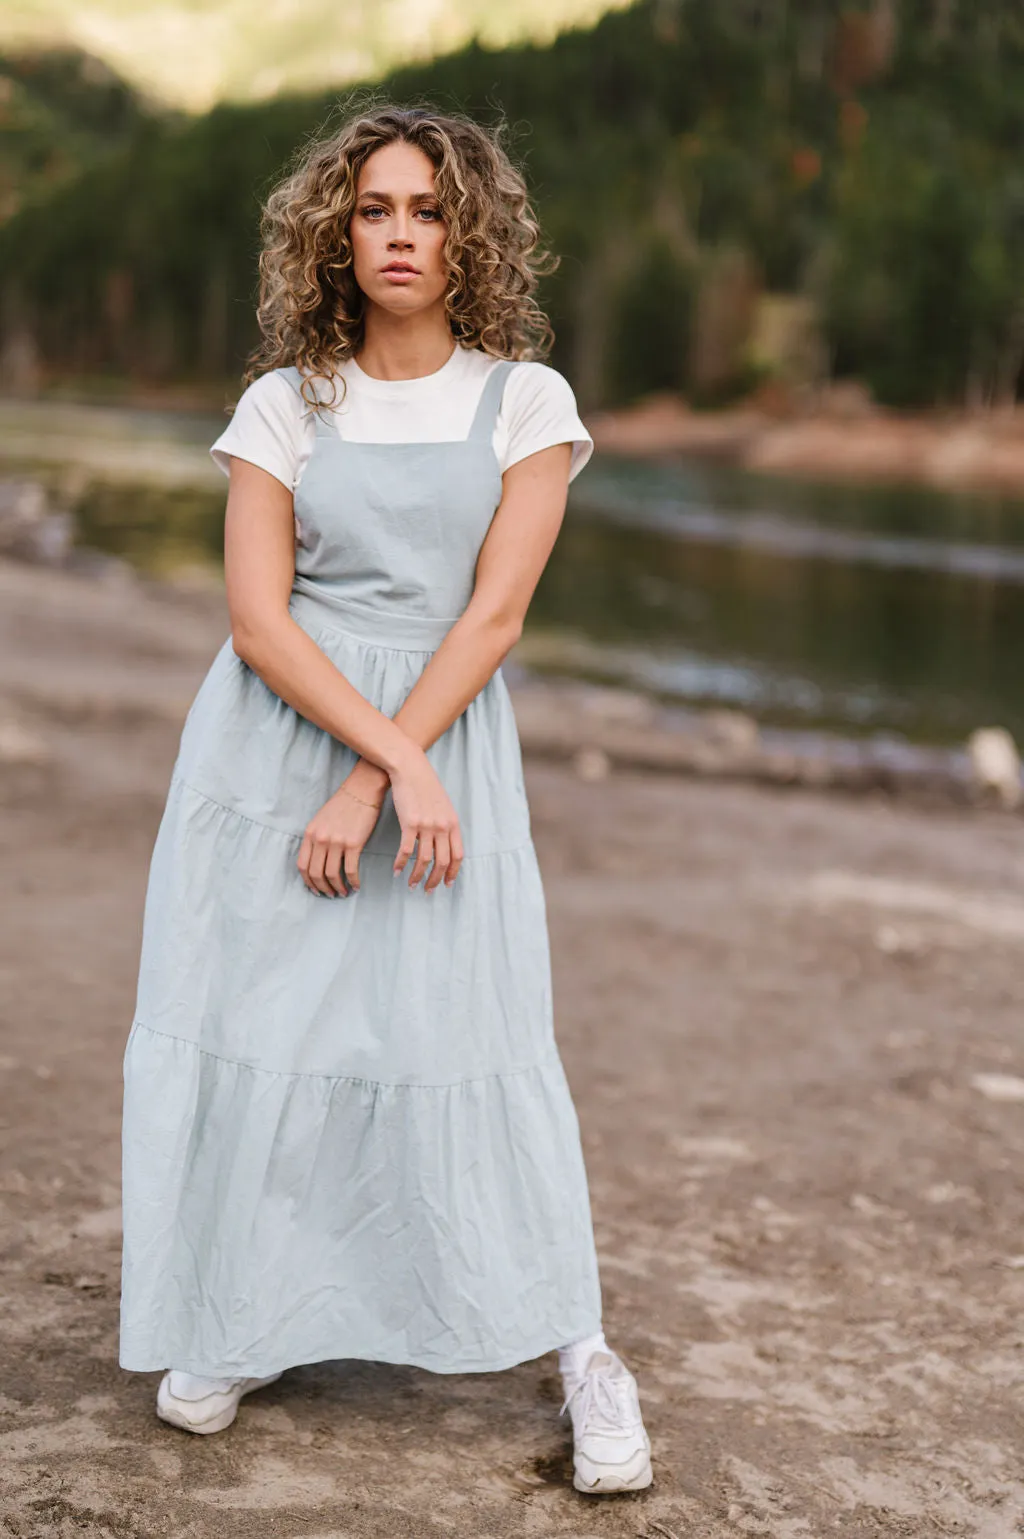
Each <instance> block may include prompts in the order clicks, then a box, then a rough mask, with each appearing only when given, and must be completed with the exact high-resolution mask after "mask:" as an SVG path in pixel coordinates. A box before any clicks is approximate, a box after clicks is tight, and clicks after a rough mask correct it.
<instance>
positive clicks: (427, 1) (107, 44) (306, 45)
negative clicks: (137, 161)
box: [0, 0, 625, 111]
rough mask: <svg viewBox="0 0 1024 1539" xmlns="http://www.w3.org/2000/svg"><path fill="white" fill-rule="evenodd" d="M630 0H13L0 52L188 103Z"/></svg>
mask: <svg viewBox="0 0 1024 1539" xmlns="http://www.w3.org/2000/svg"><path fill="white" fill-rule="evenodd" d="M624 3H625V0H346V4H344V5H338V4H337V3H336V0H277V3H276V4H275V5H273V6H253V5H251V4H248V3H247V0H5V3H4V5H3V7H2V9H0V50H3V49H7V50H11V51H13V50H14V49H16V48H18V49H21V48H25V47H31V48H33V49H34V48H37V47H39V46H40V45H51V46H52V45H54V44H59V45H63V46H70V47H73V48H78V49H80V50H82V51H83V52H86V53H89V54H91V55H93V56H94V57H95V58H97V59H101V60H103V61H104V62H105V63H106V64H107V65H109V66H110V67H111V68H113V69H114V70H116V71H117V72H118V73H119V74H121V75H122V76H124V78H125V79H126V80H128V81H130V82H132V84H133V85H135V86H136V87H138V88H140V89H142V90H144V91H147V92H150V93H152V94H154V95H156V96H158V97H160V98H162V99H163V100H164V101H166V102H168V103H171V104H173V105H176V106H179V107H183V108H187V109H189V110H190V111H206V110H208V109H209V108H210V107H212V106H213V105H214V104H215V103H216V102H219V101H251V100H260V99H265V98H267V97H270V96H275V95H277V94H278V93H279V92H282V91H315V90H320V89H323V88H324V87H325V86H330V85H343V84H346V83H349V82H351V81H353V80H367V79H374V78H376V77H378V76H380V75H383V74H386V73H387V71H388V70H391V69H394V68H396V67H397V66H399V65H402V64H407V63H410V62H412V61H413V60H424V59H428V58H431V57H433V56H434V55H436V54H439V53H447V52H451V51H453V50H455V49H458V48H461V47H462V46H463V45H464V44H465V43H467V42H469V41H470V39H471V38H473V37H476V38H477V39H478V40H479V41H480V42H481V43H483V44H484V45H485V46H488V47H491V48H504V47H507V46H509V45H512V44H515V43H519V42H522V41H524V40H530V41H534V42H540V43H544V42H550V41H551V39H552V38H553V37H555V35H556V34H557V33H559V32H561V31H564V30H566V29H567V28H569V27H579V26H588V25H591V24H592V23H593V22H595V21H596V20H597V19H598V17H599V16H601V15H602V13H603V12H605V11H609V10H612V9H615V8H617V7H621V6H622V5H623V4H624Z"/></svg>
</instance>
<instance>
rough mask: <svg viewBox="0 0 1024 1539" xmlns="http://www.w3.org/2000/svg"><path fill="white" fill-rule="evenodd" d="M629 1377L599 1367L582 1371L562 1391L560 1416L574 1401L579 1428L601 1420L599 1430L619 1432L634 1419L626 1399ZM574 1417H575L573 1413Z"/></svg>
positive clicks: (587, 1426) (627, 1398)
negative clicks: (572, 1382) (575, 1379)
mask: <svg viewBox="0 0 1024 1539" xmlns="http://www.w3.org/2000/svg"><path fill="white" fill-rule="evenodd" d="M628 1390H629V1381H628V1380H627V1379H613V1378H611V1377H610V1375H609V1374H608V1373H607V1372H601V1371H600V1370H596V1371H593V1372H591V1373H585V1374H583V1376H582V1377H581V1378H579V1379H577V1381H576V1383H575V1384H574V1385H573V1387H572V1389H571V1390H570V1391H569V1393H568V1394H567V1395H566V1397H565V1399H564V1400H563V1402H562V1408H561V1410H560V1411H559V1413H558V1414H559V1416H564V1415H565V1413H566V1411H567V1410H569V1408H570V1406H573V1405H574V1402H578V1404H577V1405H576V1406H575V1412H576V1415H577V1416H578V1417H579V1424H580V1427H581V1428H591V1427H592V1426H593V1425H594V1424H595V1423H601V1422H603V1423H604V1428H603V1429H602V1430H607V1431H615V1432H623V1431H625V1430H626V1429H627V1428H628V1427H629V1426H631V1424H632V1422H633V1421H634V1419H635V1418H634V1417H633V1414H632V1407H631V1405H630V1403H629V1395H628ZM574 1420H575V1417H574Z"/></svg>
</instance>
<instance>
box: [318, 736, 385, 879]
mask: <svg viewBox="0 0 1024 1539" xmlns="http://www.w3.org/2000/svg"><path fill="white" fill-rule="evenodd" d="M371 770H372V771H373V773H372V774H368V773H366V772H367V771H371ZM382 775H383V771H380V770H378V769H377V768H376V766H375V765H364V761H362V760H360V762H359V764H357V765H356V767H355V769H354V770H353V771H352V772H351V774H350V775H348V777H347V778H346V779H345V780H343V781H342V783H341V785H340V786H339V787H338V789H337V791H335V793H334V795H333V796H332V797H331V798H330V800H329V801H326V802H325V803H324V805H323V806H322V807H321V808H320V811H319V812H318V813H316V815H315V816H314V817H312V818H310V820H309V822H308V823H307V824H306V830H305V833H304V835H303V839H302V844H301V846H300V848H299V858H298V862H297V864H298V867H299V871H300V872H301V874H302V880H303V881H304V882H305V884H306V886H307V887H308V888H309V890H310V892H317V893H320V894H321V895H322V896H323V897H325V898H335V897H337V898H347V897H348V895H349V892H358V891H359V856H360V853H361V852H362V849H363V846H364V845H365V844H366V841H367V839H369V837H370V835H371V834H372V833H373V830H374V828H375V826H376V823H377V819H378V817H379V816H380V808H381V804H382V803H383V801H384V795H385V792H386V791H387V785H388V782H387V777H386V776H384V777H383V782H382V780H381V777H382Z"/></svg>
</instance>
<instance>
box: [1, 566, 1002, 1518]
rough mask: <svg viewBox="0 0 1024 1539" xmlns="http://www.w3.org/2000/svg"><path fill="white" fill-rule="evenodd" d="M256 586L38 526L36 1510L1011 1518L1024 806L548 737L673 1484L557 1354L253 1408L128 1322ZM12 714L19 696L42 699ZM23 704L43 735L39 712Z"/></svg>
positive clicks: (615, 1194)
mask: <svg viewBox="0 0 1024 1539" xmlns="http://www.w3.org/2000/svg"><path fill="white" fill-rule="evenodd" d="M223 634H224V629H223V620H222V617H221V614H220V610H219V603H218V602H215V601H214V600H212V599H210V598H202V597H199V596H196V597H192V598H188V597H181V598H177V599H175V598H172V597H168V596H159V595H157V594H155V593H151V594H147V593H146V592H144V591H140V592H135V591H134V590H132V591H125V590H121V589H117V588H113V589H105V588H103V587H101V586H99V585H97V584H95V583H93V584H89V583H87V582H85V581H82V580H76V579H71V578H68V577H62V576H59V575H57V574H53V573H36V572H32V571H30V570H29V569H26V568H13V567H3V566H0V705H2V706H3V710H2V711H0V716H2V715H3V712H7V717H6V719H7V721H8V727H7V728H6V729H5V731H6V736H5V735H4V731H0V749H3V744H4V743H5V742H6V744H7V748H6V749H5V750H3V751H4V752H5V753H6V755H7V758H8V760H12V759H14V758H16V757H17V756H18V755H17V753H16V751H15V750H16V749H17V744H18V742H19V741H20V742H21V744H22V751H23V757H25V758H26V759H28V758H29V757H31V755H32V750H33V745H32V741H31V736H32V734H36V735H38V738H39V740H40V741H39V742H38V743H37V744H36V756H37V757H39V758H42V757H43V749H44V748H45V750H46V754H45V757H46V759H47V762H46V763H40V764H36V765H34V766H33V765H32V764H29V763H23V764H16V763H13V762H8V763H7V764H6V765H4V764H0V863H2V871H3V889H2V900H0V903H2V907H0V996H2V1017H0V1019H2V1039H0V1097H2V1102H0V1122H2V1128H0V1137H2V1147H3V1155H2V1164H0V1199H2V1215H3V1218H2V1242H3V1244H2V1259H0V1311H2V1320H3V1325H2V1330H0V1361H2V1370H0V1374H2V1376H0V1413H2V1414H0V1429H2V1430H0V1514H2V1516H0V1533H3V1534H5V1535H11V1536H18V1539H35V1536H44V1535H45V1536H47V1539H49V1536H51V1535H56V1536H72V1535H74V1536H76V1539H83V1536H84V1539H99V1536H117V1539H128V1536H146V1539H150V1536H152V1539H156V1536H164V1535H166V1536H168V1539H193V1536H195V1539H241V1536H249V1535H252V1536H255V1535H267V1534H272V1535H280V1536H284V1539H300V1536H302V1539H363V1536H386V1539H392V1536H394V1539H442V1536H443V1539H447V1536H455V1539H462V1536H465V1539H498V1536H512V1535H515V1536H520V1535H526V1536H529V1535H541V1536H545V1539H546V1536H557V1535H563V1534H565V1535H575V1536H578V1539H584V1536H586V1539H598V1536H601V1539H604V1536H609V1539H611V1536H615V1539H620V1536H621V1539H627V1536H630V1539H631V1536H644V1539H665V1536H666V1535H677V1536H678V1539H684V1536H687V1539H691V1536H708V1539H711V1536H714V1539H719V1536H723V1539H724V1536H726V1535H736V1534H765V1535H771V1536H778V1539H799V1536H804V1535H806V1536H812V1539H824V1536H827V1535H832V1534H837V1535H858V1536H862V1535H864V1536H868V1535H875V1534H880V1535H884V1534H899V1535H922V1536H924V1535H929V1536H930V1535H948V1534H965V1535H977V1536H979V1539H1003V1536H1007V1539H1009V1536H1010V1535H1015V1534H1017V1533H1018V1532H1019V1531H1020V1527H1021V1524H1022V1522H1024V1477H1022V1473H1021V1441H1022V1439H1021V1433H1022V1430H1024V1427H1022V1416H1021V1404H1022V1395H1024V1323H1022V1307H1024V1185H1022V1182H1021V1175H1020V1172H1021V1168H1022V1166H1021V1159H1022V1153H1024V1101H1021V1100H1019V1099H1017V1100H1015V1099H1012V1097H1020V1096H1024V1081H1022V1079H1020V1078H1018V1077H1017V1076H1024V1039H1022V1034H1021V1003H1022V998H1024V976H1022V969H1021V961H1022V950H1024V823H1022V822H1021V821H1019V820H1015V819H1011V818H1009V817H1005V816H1001V815H998V814H994V813H993V814H968V813H952V812H951V813H942V814H939V813H924V812H921V811H914V810H910V809H907V808H902V807H900V808H897V807H892V806H890V805H888V804H887V803H886V802H884V801H882V800H877V801H869V800H861V801H855V800H843V799H841V798H831V799H828V798H824V797H818V796H814V795H811V794H808V793H799V794H792V793H785V792H778V791H770V790H765V789H756V788H750V787H743V786H736V785H731V786H727V785H717V784H714V783H709V782H697V781H687V780H682V779H680V780H674V779H667V778H664V779H649V778H644V777H642V776H626V775H622V776H615V775H613V776H612V777H611V778H610V779H609V780H606V781H602V782H599V783H597V784H583V783H580V782H579V781H578V780H576V779H575V778H574V777H573V775H572V774H571V773H570V772H569V771H568V770H563V769H560V768H554V767H550V766H545V765H541V764H534V763H531V764H529V765H528V784H529V791H530V795H531V802H532V807H533V819H534V832H535V836H536V840H537V845H538V849H539V852H540V856H541V861H542V865H543V869H544V875H545V882H546V889H547V893H548V903H549V913H550V920H551V931H552V944H553V955H554V960H555V969H556V977H555V988H556V1006H557V1012H558V1023H559V1037H560V1042H561V1046H562V1052H563V1056H564V1058H565V1062H566V1067H567V1069H568V1072H569V1076H570V1079H571V1081H572V1084H573V1087H574V1090H575V1093H576V1096H577V1102H578V1107H579V1112H580V1119H581V1123H582V1128H583V1134H584V1139H585V1148H586V1154H587V1160H588V1166H589V1170H590V1175H591V1183H592V1195H593V1203H594V1212H595V1219H596V1224H597V1231H598V1243H599V1248H600V1252H601V1257H602V1266H603V1278H604V1287H605V1293H606V1303H607V1324H608V1328H609V1335H610V1336H611V1338H612V1339H613V1340H614V1341H615V1342H616V1343H617V1345H618V1346H619V1348H620V1350H621V1351H622V1352H623V1354H624V1355H625V1356H626V1357H627V1358H628V1359H629V1360H630V1362H631V1363H632V1364H633V1365H634V1366H635V1368H636V1370H637V1373H638V1376H639V1378H640V1383H641V1390H642V1394H643V1397H644V1403H645V1407H646V1414H647V1419H648V1423H649V1426H650V1430H651V1433H652V1436H653V1439H654V1446H655V1472H656V1483H655V1485H654V1487H653V1488H652V1490H651V1491H650V1492H649V1493H648V1494H645V1495H641V1496H636V1497H626V1498H616V1499H606V1500H603V1501H601V1500H595V1499H588V1498H585V1497H581V1496H578V1495H577V1494H576V1493H574V1492H573V1491H572V1489H571V1486H570V1485H569V1479H568V1477H569V1461H568V1438H567V1432H566V1430H565V1424H564V1423H559V1421H558V1419H557V1410H558V1399H557V1384H556V1373H555V1364H554V1359H553V1358H550V1357H549V1358H545V1359H541V1360H539V1361H537V1362H533V1363H527V1364H524V1365H522V1366H521V1367H519V1368H516V1369H514V1370H512V1371H511V1372H509V1373H505V1374H501V1375H481V1376H471V1375H470V1376H462V1377H441V1376H432V1375H430V1374H427V1373H423V1372H419V1371H416V1370H412V1369H409V1370H404V1369H396V1368H388V1367H382V1366H377V1365H372V1364H355V1363H325V1364H319V1365H316V1366H313V1367H304V1368H300V1369H297V1370H294V1371H292V1372H290V1373H288V1374H286V1375H285V1377H284V1378H283V1379H282V1380H281V1381H280V1382H279V1383H278V1384H276V1385H274V1386H272V1387H270V1388H269V1389H267V1390H265V1391H261V1392H260V1393H259V1394H258V1395H256V1396H254V1397H253V1398H252V1399H251V1400H248V1401H246V1402H245V1403H244V1405H243V1408H242V1412H241V1414H240V1416H239V1419H238V1422H237V1423H236V1424H235V1426H234V1427H233V1428H231V1429H230V1430H229V1431H228V1432H226V1433H224V1434H223V1435H221V1436H218V1437H215V1438H209V1439H200V1438H190V1437H189V1436H188V1435H187V1434H184V1433H179V1432H177V1431H175V1430H173V1429H171V1428H168V1427H165V1426H164V1425H163V1424H162V1423H160V1422H158V1421H157V1420H156V1418H155V1416H154V1415H153V1410H152V1399H153V1394H154V1391H155V1387H156V1375H135V1374H126V1373H124V1372H122V1371H121V1370H120V1369H119V1368H118V1366H117V1353H116V1327H117V1293H118V1276H119V1265H120V1254H119V1231H118V1220H119V1211H118V1176H119V1160H120V1153H119V1145H118V1133H119V1113H120V1089H121V1085H120V1056H121V1052H122V1050H123V1045H124V1039H125V1036H126V1033H127V1027H128V1024H129V1019H130V1014H131V1009H132V1003H133V997H134V984H135V976H134V969H135V965H136V960H137V948H138V941H139V921H140V911H141V900H142V894H143V886H144V881H145V874H146V864H147V860H148V856H149V850H150V845H151V841H152V837H153V834H154V831H155V828H156V822H157V819H158V816H159V812H160V806H161V798H162V793H163V790H164V787H165V785H166V776H167V773H168V770H169V767H170V763H171V760H172V757H173V753H174V747H175V743H176V737H177V731H178V725H179V722H180V713H181V709H182V704H183V702H187V700H188V698H189V697H190V692H191V689H192V688H193V687H194V684H195V682H196V680H197V679H198V677H199V675H200V673H201V671H202V668H203V667H204V666H205V661H206V659H207V658H208V657H209V655H210V654H211V653H212V650H213V649H214V647H215V645H216V644H217V642H218V641H219V640H220V638H221V637H222V635H223ZM12 716H16V717H17V723H19V724H20V725H19V727H18V730H19V731H20V733H21V737H20V738H18V735H17V733H16V732H15V731H14V729H13V728H12V727H11V726H10V719H11V717H12ZM12 745H13V746H12Z"/></svg>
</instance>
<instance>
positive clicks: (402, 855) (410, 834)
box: [394, 828, 416, 876]
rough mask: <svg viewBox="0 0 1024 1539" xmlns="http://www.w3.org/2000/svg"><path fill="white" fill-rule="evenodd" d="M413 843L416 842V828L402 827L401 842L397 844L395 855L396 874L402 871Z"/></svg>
mask: <svg viewBox="0 0 1024 1539" xmlns="http://www.w3.org/2000/svg"><path fill="white" fill-rule="evenodd" d="M415 843H416V830H415V829H414V828H411V829H408V830H406V829H404V828H403V829H402V842H401V844H400V845H399V846H398V854H397V855H396V856H395V865H394V872H395V875H396V876H397V875H398V873H399V871H402V870H403V869H404V867H405V863H406V861H407V860H408V859H409V856H410V855H411V854H412V851H413V846H414V845H415Z"/></svg>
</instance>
